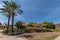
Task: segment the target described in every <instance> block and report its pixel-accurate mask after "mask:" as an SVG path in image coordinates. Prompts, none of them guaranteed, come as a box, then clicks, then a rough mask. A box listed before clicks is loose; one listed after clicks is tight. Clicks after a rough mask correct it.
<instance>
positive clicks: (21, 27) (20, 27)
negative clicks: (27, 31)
mask: <svg viewBox="0 0 60 40" xmlns="http://www.w3.org/2000/svg"><path fill="white" fill-rule="evenodd" d="M22 24H24V23H23V22H20V21H19V22H16V24H15V25H16V27H17V28H18V29H23V28H24V27H23V26H22Z"/></svg>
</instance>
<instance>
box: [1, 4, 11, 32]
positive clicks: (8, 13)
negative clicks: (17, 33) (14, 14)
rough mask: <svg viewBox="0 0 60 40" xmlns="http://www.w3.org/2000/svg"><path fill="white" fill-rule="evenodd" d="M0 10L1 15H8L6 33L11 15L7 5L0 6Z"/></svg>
mask: <svg viewBox="0 0 60 40" xmlns="http://www.w3.org/2000/svg"><path fill="white" fill-rule="evenodd" d="M5 5H6V4H5ZM5 5H4V6H5ZM0 10H1V12H2V13H3V15H5V16H6V17H8V26H7V33H8V31H9V23H10V17H11V10H10V9H9V8H8V7H4V8H0Z"/></svg>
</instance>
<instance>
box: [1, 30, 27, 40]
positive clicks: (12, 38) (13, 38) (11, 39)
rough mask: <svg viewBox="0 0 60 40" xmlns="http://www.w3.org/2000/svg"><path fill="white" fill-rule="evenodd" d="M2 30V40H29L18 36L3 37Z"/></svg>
mask: <svg viewBox="0 0 60 40" xmlns="http://www.w3.org/2000/svg"><path fill="white" fill-rule="evenodd" d="M1 31H3V30H0V40H27V39H26V38H21V37H18V36H8V35H3V34H2V33H1Z"/></svg>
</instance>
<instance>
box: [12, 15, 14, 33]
mask: <svg viewBox="0 0 60 40" xmlns="http://www.w3.org/2000/svg"><path fill="white" fill-rule="evenodd" d="M13 26H14V14H13V15H12V33H13Z"/></svg>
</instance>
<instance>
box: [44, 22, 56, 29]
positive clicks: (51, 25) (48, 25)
mask: <svg viewBox="0 0 60 40" xmlns="http://www.w3.org/2000/svg"><path fill="white" fill-rule="evenodd" d="M43 24H47V25H46V26H45V28H47V29H55V25H54V24H53V23H52V22H44V23H43Z"/></svg>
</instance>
